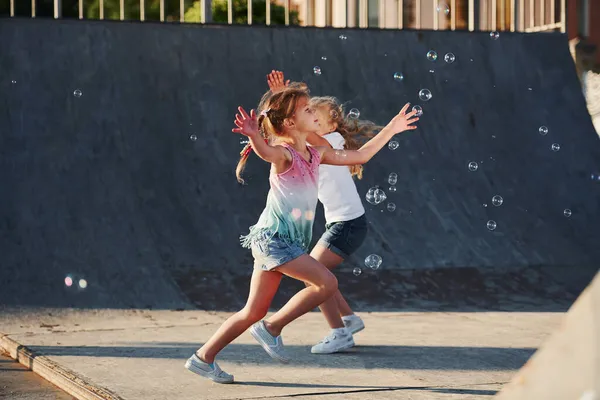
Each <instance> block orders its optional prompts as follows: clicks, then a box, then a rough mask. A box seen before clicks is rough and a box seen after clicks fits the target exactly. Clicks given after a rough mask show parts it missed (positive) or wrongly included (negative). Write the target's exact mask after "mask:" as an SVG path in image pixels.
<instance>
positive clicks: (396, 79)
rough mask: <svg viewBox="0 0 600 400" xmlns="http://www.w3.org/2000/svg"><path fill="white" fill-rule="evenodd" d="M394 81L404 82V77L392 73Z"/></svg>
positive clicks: (397, 73) (399, 73)
mask: <svg viewBox="0 0 600 400" xmlns="http://www.w3.org/2000/svg"><path fill="white" fill-rule="evenodd" d="M394 80H395V81H397V82H401V81H403V80H404V75H403V74H402V73H401V72H395V73H394Z"/></svg>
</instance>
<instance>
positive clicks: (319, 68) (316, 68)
mask: <svg viewBox="0 0 600 400" xmlns="http://www.w3.org/2000/svg"><path fill="white" fill-rule="evenodd" d="M313 72H314V73H315V75H317V76H319V75H321V67H318V66H315V67H314V68H313Z"/></svg>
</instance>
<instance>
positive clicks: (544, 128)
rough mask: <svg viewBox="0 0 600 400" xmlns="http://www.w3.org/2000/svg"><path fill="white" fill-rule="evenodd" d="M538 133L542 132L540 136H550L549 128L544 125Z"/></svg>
mask: <svg viewBox="0 0 600 400" xmlns="http://www.w3.org/2000/svg"><path fill="white" fill-rule="evenodd" d="M538 132H540V135H542V136H546V135H547V134H548V127H546V126H543V125H542V126H540V129H538Z"/></svg>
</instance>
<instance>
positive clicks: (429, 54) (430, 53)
mask: <svg viewBox="0 0 600 400" xmlns="http://www.w3.org/2000/svg"><path fill="white" fill-rule="evenodd" d="M437 57H438V56H437V53H436V52H435V51H433V50H429V51H428V52H427V59H428V60H429V61H435V60H437Z"/></svg>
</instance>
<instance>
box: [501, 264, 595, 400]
mask: <svg viewBox="0 0 600 400" xmlns="http://www.w3.org/2000/svg"><path fill="white" fill-rule="evenodd" d="M598 397H600V274H598V275H596V278H595V279H594V280H593V281H592V283H591V284H590V285H589V286H588V287H587V288H586V289H585V291H584V292H583V293H582V294H581V296H580V297H579V298H578V299H577V301H576V302H575V304H573V307H571V309H570V310H569V312H568V313H567V314H566V316H565V318H564V320H563V323H562V325H561V327H560V328H559V329H558V331H557V332H555V333H554V334H553V335H552V336H551V337H550V339H548V341H547V342H546V343H544V345H543V346H542V347H541V348H540V349H539V350H538V351H537V352H536V353H535V354H534V355H533V356H532V357H531V359H530V360H529V361H528V362H527V364H525V365H524V366H523V368H521V370H520V371H519V372H518V373H517V374H516V375H515V377H514V378H513V379H512V381H511V382H510V383H509V384H507V385H505V386H504V387H503V388H502V390H501V392H500V393H499V394H498V395H497V396H496V397H495V398H496V399H498V400H520V399H523V400H525V399H547V400H562V399H578V400H593V399H597V398H598Z"/></svg>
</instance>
